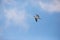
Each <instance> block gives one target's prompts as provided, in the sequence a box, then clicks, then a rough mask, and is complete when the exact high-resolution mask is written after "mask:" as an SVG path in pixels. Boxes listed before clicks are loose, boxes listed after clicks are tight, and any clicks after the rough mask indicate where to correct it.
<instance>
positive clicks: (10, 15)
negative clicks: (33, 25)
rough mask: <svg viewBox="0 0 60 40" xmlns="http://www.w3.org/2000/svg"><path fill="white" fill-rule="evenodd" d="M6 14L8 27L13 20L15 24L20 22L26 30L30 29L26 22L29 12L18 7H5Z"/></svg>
mask: <svg viewBox="0 0 60 40" xmlns="http://www.w3.org/2000/svg"><path fill="white" fill-rule="evenodd" d="M4 13H5V16H6V19H7V20H6V27H8V26H9V25H10V21H11V20H12V21H13V22H14V24H15V25H17V24H19V25H21V26H22V28H23V29H24V30H27V29H28V27H29V26H28V24H27V22H26V19H27V17H26V16H27V14H26V12H25V11H24V10H20V11H19V10H17V9H15V8H14V9H9V10H7V9H5V10H4Z"/></svg>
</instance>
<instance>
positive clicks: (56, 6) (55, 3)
mask: <svg viewBox="0 0 60 40" xmlns="http://www.w3.org/2000/svg"><path fill="white" fill-rule="evenodd" d="M39 5H40V7H41V8H42V9H44V10H46V11H49V12H55V11H56V12H59V11H60V1H59V0H52V2H51V3H50V4H47V3H43V2H42V1H40V2H39Z"/></svg>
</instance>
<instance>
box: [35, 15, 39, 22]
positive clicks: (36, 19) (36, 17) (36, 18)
mask: <svg viewBox="0 0 60 40" xmlns="http://www.w3.org/2000/svg"><path fill="white" fill-rule="evenodd" d="M34 18H35V21H36V22H37V21H38V19H40V16H39V15H38V14H37V15H35V16H34Z"/></svg>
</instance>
